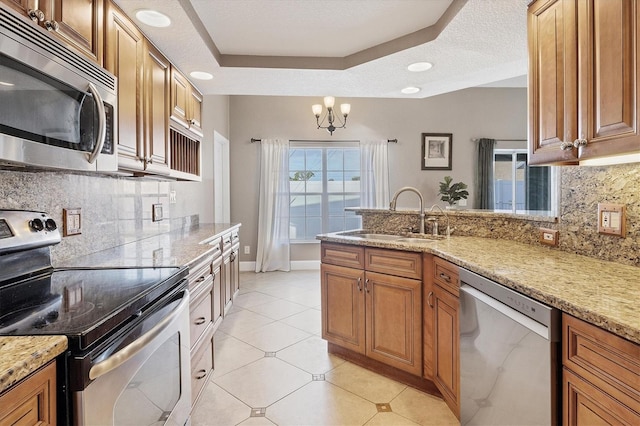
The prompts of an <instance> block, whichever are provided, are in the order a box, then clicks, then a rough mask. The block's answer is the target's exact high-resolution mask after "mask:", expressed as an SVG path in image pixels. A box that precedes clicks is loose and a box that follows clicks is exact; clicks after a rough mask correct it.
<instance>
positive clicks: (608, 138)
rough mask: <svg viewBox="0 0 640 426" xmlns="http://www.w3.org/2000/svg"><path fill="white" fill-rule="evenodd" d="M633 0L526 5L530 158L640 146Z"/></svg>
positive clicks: (541, 0)
mask: <svg viewBox="0 0 640 426" xmlns="http://www.w3.org/2000/svg"><path fill="white" fill-rule="evenodd" d="M639 16H640V11H639V10H638V2H637V1H636V0H610V1H596V0H538V1H536V2H534V3H533V4H531V5H530V6H529V10H528V33H529V151H530V157H529V162H530V163H531V164H576V163H577V161H582V160H589V159H594V158H601V157H607V156H611V155H617V154H625V153H631V152H638V151H640V135H639V134H638V122H639V121H640V113H639V112H638V104H639V99H638V96H639V94H638V79H639V78H640V67H638V49H640V47H639V46H638V45H637V40H638V31H639V29H638V18H639Z"/></svg>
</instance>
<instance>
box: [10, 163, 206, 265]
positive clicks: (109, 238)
mask: <svg viewBox="0 0 640 426" xmlns="http://www.w3.org/2000/svg"><path fill="white" fill-rule="evenodd" d="M172 185H175V183H174V182H170V181H161V180H149V179H140V178H129V177H120V176H89V175H83V174H74V173H62V172H39V171H34V172H31V171H11V170H3V171H0V209H23V210H36V211H44V212H47V213H49V214H50V215H51V216H52V217H53V218H54V220H55V221H56V223H58V226H59V227H60V228H62V209H64V208H78V207H80V208H81V209H82V234H81V235H74V236H69V237H63V238H62V242H61V243H60V244H58V245H56V246H54V247H53V248H52V255H53V258H54V263H55V262H56V261H59V260H62V259H68V258H71V257H76V256H80V255H85V254H88V253H93V252H96V251H100V250H104V249H108V248H112V247H116V246H119V245H122V244H125V243H128V242H132V241H137V240H140V239H143V238H145V237H149V236H153V235H157V234H160V233H163V232H167V231H169V230H172V229H177V228H182V227H185V226H191V225H195V224H197V223H198V220H199V217H198V215H197V214H196V212H192V211H189V210H190V209H189V207H188V206H189V203H188V200H189V194H187V193H184V192H183V193H181V197H180V199H181V203H180V205H176V204H172V205H170V204H169V192H170V190H171V186H172ZM192 185H193V184H192ZM158 203H161V204H162V205H163V216H164V218H163V220H162V221H159V222H153V221H152V216H151V210H152V205H153V204H158Z"/></svg>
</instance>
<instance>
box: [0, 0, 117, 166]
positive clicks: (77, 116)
mask: <svg viewBox="0 0 640 426" xmlns="http://www.w3.org/2000/svg"><path fill="white" fill-rule="evenodd" d="M116 84H117V81H116V78H115V77H114V76H113V75H112V74H110V73H109V72H107V71H106V70H104V69H103V68H101V67H100V66H98V65H97V64H95V63H93V62H91V61H89V60H88V59H86V58H84V57H82V56H80V55H78V54H76V53H74V52H72V51H70V50H69V49H67V48H66V47H65V46H63V45H62V44H60V43H59V42H58V41H57V40H55V39H53V38H52V37H50V36H49V35H48V34H46V33H45V31H44V30H42V29H41V28H39V27H37V26H35V25H32V24H31V23H30V22H27V21H26V20H25V19H24V18H23V17H21V16H19V15H18V14H16V13H15V12H13V11H11V10H8V9H6V8H3V6H0V163H1V164H5V165H14V166H15V165H17V166H30V167H38V168H53V169H65V170H78V171H87V172H91V171H100V172H114V171H116V170H117V166H118V163H117V153H116V147H115V141H116V140H117V126H116V124H115V123H116V120H115V117H116V116H117V115H116V108H117V89H116Z"/></svg>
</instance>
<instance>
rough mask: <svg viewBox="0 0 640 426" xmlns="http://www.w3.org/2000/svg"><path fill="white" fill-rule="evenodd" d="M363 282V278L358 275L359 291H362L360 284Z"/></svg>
mask: <svg viewBox="0 0 640 426" xmlns="http://www.w3.org/2000/svg"><path fill="white" fill-rule="evenodd" d="M361 282H362V278H360V277H358V291H362V287H361V286H360V283H361Z"/></svg>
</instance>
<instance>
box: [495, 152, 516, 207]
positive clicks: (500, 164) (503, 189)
mask: <svg viewBox="0 0 640 426" xmlns="http://www.w3.org/2000/svg"><path fill="white" fill-rule="evenodd" d="M495 158H496V161H495V165H494V178H495V183H494V188H495V194H494V197H495V206H496V209H507V210H511V209H512V208H513V207H512V203H513V194H512V185H513V177H512V176H511V174H512V169H511V161H512V156H511V154H496V156H495Z"/></svg>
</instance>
